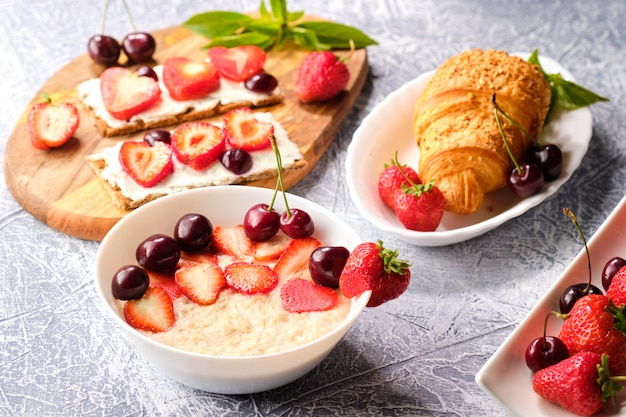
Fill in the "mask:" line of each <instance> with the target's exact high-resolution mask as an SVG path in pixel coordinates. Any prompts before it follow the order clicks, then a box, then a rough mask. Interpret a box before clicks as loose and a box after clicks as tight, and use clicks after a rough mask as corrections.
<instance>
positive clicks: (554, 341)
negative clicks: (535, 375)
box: [525, 311, 569, 372]
mask: <svg viewBox="0 0 626 417" xmlns="http://www.w3.org/2000/svg"><path fill="white" fill-rule="evenodd" d="M551 315H556V316H557V317H562V315H561V314H559V313H556V312H554V311H551V312H550V313H548V314H546V318H545V320H544V322H543V336H540V337H538V338H536V339H535V340H533V341H532V342H530V344H529V345H528V347H527V348H526V355H525V359H526V366H528V368H529V369H530V370H531V371H533V372H537V371H538V370H540V369H543V368H547V367H548V366H551V365H554V364H555V363H558V362H561V361H562V360H564V359H567V358H568V357H569V351H568V349H567V345H565V343H564V342H563V341H562V340H561V339H559V338H558V337H556V336H548V335H547V328H548V319H549V318H550V316H551Z"/></svg>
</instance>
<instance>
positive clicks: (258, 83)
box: [244, 72, 278, 93]
mask: <svg viewBox="0 0 626 417" xmlns="http://www.w3.org/2000/svg"><path fill="white" fill-rule="evenodd" d="M244 85H245V87H246V88H247V89H248V90H250V91H254V92H255V93H271V92H272V91H274V89H275V88H276V86H278V80H277V79H276V78H275V77H274V76H273V75H271V74H268V73H266V72H260V73H258V74H254V75H253V76H252V77H250V78H248V79H247V80H246V81H245V82H244Z"/></svg>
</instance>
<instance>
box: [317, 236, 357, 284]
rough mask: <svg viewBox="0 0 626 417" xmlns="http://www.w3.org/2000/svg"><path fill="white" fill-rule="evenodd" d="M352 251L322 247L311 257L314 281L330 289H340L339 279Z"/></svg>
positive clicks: (342, 248)
mask: <svg viewBox="0 0 626 417" xmlns="http://www.w3.org/2000/svg"><path fill="white" fill-rule="evenodd" d="M349 255H350V251H349V250H348V249H346V248H344V247H343V246H321V247H319V248H317V249H315V250H314V251H313V252H311V255H309V272H310V273H311V278H313V281H315V282H317V283H318V284H320V285H324V286H326V287H330V288H338V287H339V277H340V276H341V271H343V267H344V266H345V265H346V260H347V259H348V256H349Z"/></svg>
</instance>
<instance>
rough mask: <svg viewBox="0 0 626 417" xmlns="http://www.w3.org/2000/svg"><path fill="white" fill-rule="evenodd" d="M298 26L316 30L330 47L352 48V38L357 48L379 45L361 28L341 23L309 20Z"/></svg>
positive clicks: (319, 38)
mask: <svg viewBox="0 0 626 417" xmlns="http://www.w3.org/2000/svg"><path fill="white" fill-rule="evenodd" d="M296 27H300V28H304V29H308V30H311V31H313V32H315V33H316V35H317V38H318V40H319V42H320V43H322V44H325V45H328V47H329V48H330V49H350V40H352V41H353V42H354V47H355V48H357V49H358V48H365V47H366V46H369V45H378V42H376V41H375V40H374V39H372V38H370V37H369V36H367V35H366V34H365V33H363V32H361V31H360V30H359V29H357V28H354V27H352V26H347V25H343V24H341V23H334V22H326V21H309V22H301V23H298V24H297V25H296Z"/></svg>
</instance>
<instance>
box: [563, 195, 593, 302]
mask: <svg viewBox="0 0 626 417" xmlns="http://www.w3.org/2000/svg"><path fill="white" fill-rule="evenodd" d="M563 213H565V214H566V215H567V217H569V218H570V219H571V220H572V223H574V226H576V230H577V231H578V234H579V235H580V237H581V238H582V240H583V244H584V245H585V251H586V252H587V269H588V270H589V282H588V283H587V287H586V288H585V289H584V290H583V292H585V293H587V292H589V290H590V287H591V256H590V255H589V248H588V247H587V240H586V239H585V234H584V233H583V231H582V229H581V228H580V226H579V225H578V221H577V220H576V216H575V215H574V213H572V211H571V210H570V209H568V208H567V207H565V208H564V209H563Z"/></svg>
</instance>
